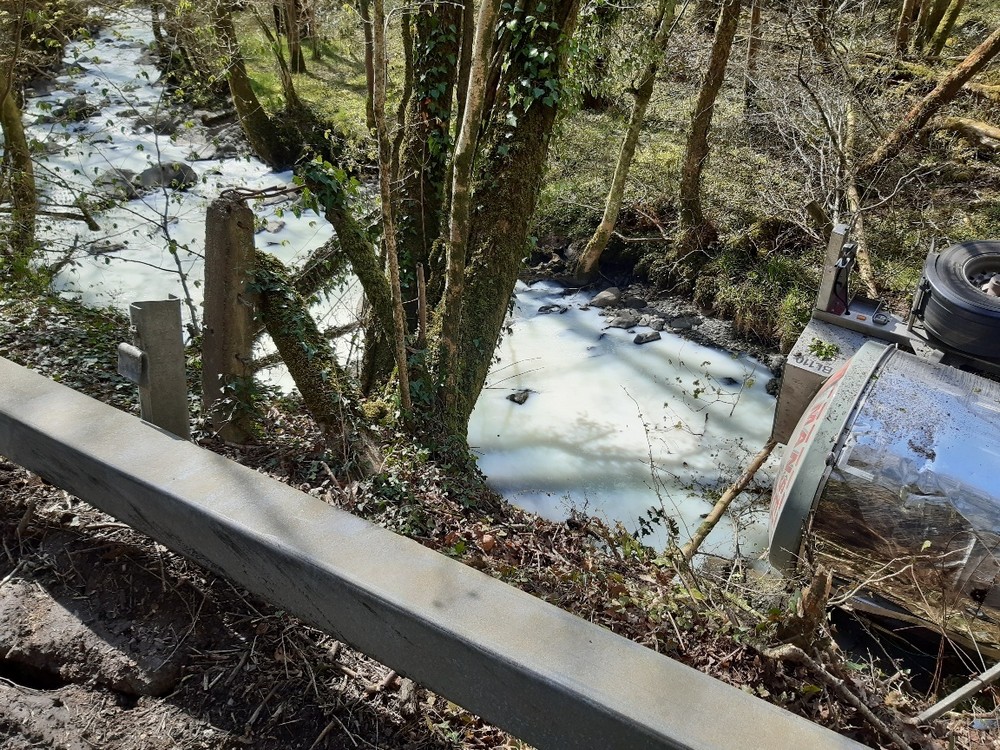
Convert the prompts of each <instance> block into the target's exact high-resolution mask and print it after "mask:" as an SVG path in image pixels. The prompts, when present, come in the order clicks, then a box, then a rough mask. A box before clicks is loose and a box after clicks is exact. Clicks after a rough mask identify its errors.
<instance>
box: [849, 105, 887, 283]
mask: <svg viewBox="0 0 1000 750" xmlns="http://www.w3.org/2000/svg"><path fill="white" fill-rule="evenodd" d="M845 127H846V128H847V133H846V135H845V137H844V145H843V148H842V149H841V158H842V159H843V162H842V168H843V170H844V179H845V180H846V181H847V190H846V193H847V208H848V210H849V211H850V212H851V216H852V217H853V221H852V226H851V237H853V238H854V243H855V244H856V245H857V248H858V249H857V254H856V256H855V257H856V258H857V261H858V274H859V275H860V276H861V281H862V283H864V285H865V290H866V291H867V292H868V296H870V297H871V298H872V299H878V296H879V289H878V285H877V284H876V283H875V274H874V272H873V270H872V259H871V255H870V254H869V252H868V233H867V231H865V214H864V208H865V206H864V201H863V200H862V198H861V193H860V192H859V191H858V181H857V179H856V178H855V176H854V172H853V171H852V169H851V163H852V162H853V160H854V143H855V140H856V137H857V131H858V125H857V117H856V115H855V110H854V103H853V102H848V105H847V118H846V123H845Z"/></svg>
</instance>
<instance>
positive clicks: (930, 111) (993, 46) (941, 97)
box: [858, 27, 1000, 177]
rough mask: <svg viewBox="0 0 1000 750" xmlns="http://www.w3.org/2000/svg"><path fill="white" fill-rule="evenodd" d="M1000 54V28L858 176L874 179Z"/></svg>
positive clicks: (862, 166)
mask: <svg viewBox="0 0 1000 750" xmlns="http://www.w3.org/2000/svg"><path fill="white" fill-rule="evenodd" d="M997 53H1000V27H998V28H996V29H995V30H994V31H993V33H992V34H990V35H989V37H987V38H986V39H985V40H984V41H983V42H982V44H980V45H979V46H978V47H976V48H975V49H974V50H972V52H970V53H969V55H968V57H966V58H965V59H964V60H962V62H960V63H959V64H958V65H956V66H955V67H954V68H952V69H951V71H950V72H949V73H948V74H947V75H945V76H944V77H943V78H942V79H941V80H940V81H939V82H938V85H937V86H935V87H934V90H933V91H931V92H930V93H929V94H928V95H927V96H925V97H924V98H923V99H921V100H920V102H918V103H917V104H916V106H914V107H913V109H911V110H910V111H909V113H908V114H907V115H906V117H904V118H903V119H902V121H901V122H900V123H899V125H897V126H896V128H895V129H894V130H893V131H892V132H891V133H889V135H888V136H886V138H885V140H884V141H882V144H881V145H880V146H879V147H878V148H876V149H875V150H874V151H873V152H872V153H871V154H869V156H868V157H867V158H866V159H865V160H864V161H863V162H862V163H861V164H860V165H859V166H858V175H859V177H860V176H871V175H873V174H874V173H875V172H876V171H877V170H878V169H880V168H881V167H883V166H885V164H886V163H887V162H889V161H890V160H891V159H894V158H895V157H896V156H898V155H899V154H900V152H902V150H903V149H904V148H906V146H907V144H908V143H909V142H910V141H912V140H913V138H914V136H915V135H916V134H917V133H918V132H920V129H921V128H922V127H924V125H926V124H927V122H928V121H929V120H930V119H931V118H932V117H933V116H934V115H935V114H937V112H938V111H939V110H940V109H941V107H943V106H944V105H945V104H947V103H948V102H950V101H951V100H952V99H954V98H955V95H956V94H957V93H958V91H959V89H961V88H962V86H964V85H965V83H966V82H967V81H968V80H969V79H970V78H972V76H974V75H976V73H978V72H979V71H981V70H982V69H983V68H985V67H986V66H987V65H988V64H989V62H990V61H991V60H992V59H993V58H994V57H996V55H997Z"/></svg>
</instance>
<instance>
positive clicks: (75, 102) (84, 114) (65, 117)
mask: <svg viewBox="0 0 1000 750" xmlns="http://www.w3.org/2000/svg"><path fill="white" fill-rule="evenodd" d="M96 114H97V107H95V106H94V105H93V104H91V103H90V102H88V101H87V97H85V96H84V95H83V94H79V95H78V96H73V97H70V98H69V99H67V100H66V101H65V102H63V104H62V106H61V107H56V108H55V109H54V110H52V116H53V117H55V118H56V119H57V120H61V121H63V122H82V121H83V120H86V119H87V118H89V117H93V116H94V115H96Z"/></svg>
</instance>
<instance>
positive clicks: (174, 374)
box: [129, 297, 191, 440]
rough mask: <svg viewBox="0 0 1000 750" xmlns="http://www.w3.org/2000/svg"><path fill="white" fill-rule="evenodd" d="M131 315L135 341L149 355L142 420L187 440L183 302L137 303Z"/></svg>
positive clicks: (141, 393)
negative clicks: (182, 326) (182, 327)
mask: <svg viewBox="0 0 1000 750" xmlns="http://www.w3.org/2000/svg"><path fill="white" fill-rule="evenodd" d="M129 316H130V317H131V319H132V326H133V327H134V329H135V332H134V334H133V341H134V343H135V345H136V347H137V348H139V349H141V350H142V352H143V353H144V354H145V356H146V367H145V371H146V373H145V378H144V379H143V380H141V381H140V383H139V407H140V409H141V414H142V418H143V419H145V420H146V421H147V422H150V423H152V424H155V425H156V426H157V427H162V428H163V429H164V430H167V431H168V432H172V433H173V434H174V435H177V436H178V437H182V438H184V439H185V440H186V439H188V438H189V437H190V436H191V432H190V427H189V424H188V403H187V379H186V376H185V373H184V339H183V333H182V329H181V301H180V300H179V299H177V298H176V297H171V298H170V299H165V300H150V301H146V302H133V303H132V305H131V307H130V308H129Z"/></svg>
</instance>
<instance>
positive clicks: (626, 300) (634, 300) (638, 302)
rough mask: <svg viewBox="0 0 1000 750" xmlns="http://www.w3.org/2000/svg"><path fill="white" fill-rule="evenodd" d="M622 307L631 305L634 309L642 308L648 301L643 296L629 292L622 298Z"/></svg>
mask: <svg viewBox="0 0 1000 750" xmlns="http://www.w3.org/2000/svg"><path fill="white" fill-rule="evenodd" d="M619 304H621V306H622V307H630V308H632V309H633V310H642V309H643V308H645V307H646V306H647V305H648V303H647V302H646V300H644V299H643V298H642V297H637V296H635V295H634V294H629V295H626V296H624V297H622V298H621V302H620V303H619Z"/></svg>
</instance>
